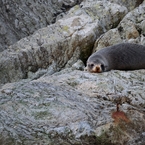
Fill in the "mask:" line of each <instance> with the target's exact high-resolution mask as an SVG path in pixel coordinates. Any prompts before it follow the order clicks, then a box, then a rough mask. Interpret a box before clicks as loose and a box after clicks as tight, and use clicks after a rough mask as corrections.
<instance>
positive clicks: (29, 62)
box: [0, 1, 127, 83]
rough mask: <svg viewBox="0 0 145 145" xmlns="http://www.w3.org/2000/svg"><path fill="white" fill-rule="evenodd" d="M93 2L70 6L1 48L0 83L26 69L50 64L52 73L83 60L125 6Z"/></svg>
mask: <svg viewBox="0 0 145 145" xmlns="http://www.w3.org/2000/svg"><path fill="white" fill-rule="evenodd" d="M95 4H96V5H95V7H94V3H90V6H88V5H85V4H84V5H82V8H80V7H79V6H76V7H74V8H72V9H71V10H70V11H69V13H68V15H67V16H66V17H65V18H63V19H60V20H58V21H57V22H56V23H55V24H52V25H49V26H48V27H45V28H43V29H40V30H38V31H36V32H35V33H34V34H33V35H32V36H29V37H26V38H23V39H21V40H20V41H18V42H17V43H15V44H14V45H12V46H10V47H9V49H7V50H5V51H3V52H2V53H1V54H0V70H1V71H0V78H1V79H0V83H6V82H13V81H17V80H19V79H22V78H27V76H28V73H29V72H36V71H37V70H38V69H39V68H45V69H46V68H47V67H48V66H50V65H53V66H54V68H56V69H54V70H53V71H54V72H55V71H57V70H60V69H62V68H64V67H65V66H66V67H70V66H72V64H73V63H75V62H76V61H77V60H78V59H81V60H83V61H85V60H86V59H87V58H88V56H89V55H90V54H91V51H92V48H93V45H94V42H95V40H96V39H97V38H98V37H99V36H100V35H101V34H102V33H104V32H106V31H107V30H109V29H110V28H112V26H113V25H114V26H115V25H117V24H118V23H119V22H120V20H121V19H122V18H123V17H124V15H125V14H126V13H127V8H126V7H124V6H120V5H117V4H112V3H110V2H108V3H103V2H100V1H96V2H95ZM114 8H115V9H114ZM88 10H89V11H88ZM102 13H103V16H102ZM96 14H97V15H96Z"/></svg>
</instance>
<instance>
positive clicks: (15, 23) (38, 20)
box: [0, 0, 81, 52]
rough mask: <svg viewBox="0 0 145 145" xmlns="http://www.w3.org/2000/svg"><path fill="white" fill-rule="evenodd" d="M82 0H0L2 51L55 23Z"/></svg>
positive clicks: (0, 45) (0, 46) (0, 43)
mask: <svg viewBox="0 0 145 145" xmlns="http://www.w3.org/2000/svg"><path fill="white" fill-rule="evenodd" d="M80 2H81V0H73V1H72V0H67V1H63V0H45V1H44V0H37V1H35V0H27V1H23V0H17V1H15V0H11V1H7V0H0V52H1V51H3V50H4V49H6V48H7V47H8V46H9V45H12V44H14V43H15V42H17V41H18V40H20V39H21V38H23V37H26V36H29V35H30V34H32V33H34V32H35V31H36V30H38V29H40V28H43V27H46V26H47V25H49V24H51V23H54V22H55V20H56V17H57V16H58V15H59V14H61V15H63V13H65V12H66V11H67V10H68V9H69V8H71V7H72V6H74V5H76V4H79V3H80ZM59 17H60V16H59Z"/></svg>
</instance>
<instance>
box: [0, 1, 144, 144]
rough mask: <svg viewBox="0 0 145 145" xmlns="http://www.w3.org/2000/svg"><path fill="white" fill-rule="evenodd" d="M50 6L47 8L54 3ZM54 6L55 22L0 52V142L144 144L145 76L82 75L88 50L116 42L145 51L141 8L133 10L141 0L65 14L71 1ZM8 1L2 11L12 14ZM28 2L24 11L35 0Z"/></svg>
mask: <svg viewBox="0 0 145 145" xmlns="http://www.w3.org/2000/svg"><path fill="white" fill-rule="evenodd" d="M49 2H51V3H52V4H53V5H51V6H52V9H53V8H54V7H55V6H56V5H55V4H57V3H56V1H55V0H54V1H49ZM58 2H59V3H61V4H62V3H63V5H62V7H63V8H65V10H60V9H59V8H60V7H59V6H58V8H57V6H56V9H55V10H56V11H57V12H58V11H59V10H60V11H59V12H58V13H60V15H59V14H58V16H53V18H54V17H57V18H56V19H57V20H56V23H54V24H51V25H49V26H47V27H44V28H42V29H40V30H38V31H35V30H34V29H35V28H33V29H31V30H32V31H33V30H34V31H35V32H34V34H32V35H30V36H29V37H25V38H23V39H21V40H20V41H18V42H17V43H15V44H13V45H11V46H9V48H8V49H7V50H4V51H3V52H1V53H0V144H2V145H5V144H10V145H16V144H19V145H21V144H23V145H28V144H30V145H31V144H32V145H38V144H43V145H74V144H75V145H76V144H77V145H82V144H83V145H88V144H89V145H94V144H95V145H101V144H106V145H109V144H110V145H116V144H117V145H118V144H119V145H136V144H138V145H139V144H140V145H144V144H145V135H144V134H145V124H144V120H145V115H144V112H145V109H144V108H145V96H144V90H145V88H144V87H145V77H144V74H145V70H136V71H116V70H113V71H109V72H104V73H99V74H93V73H92V74H91V73H88V72H85V71H80V70H82V69H83V67H84V64H83V63H85V61H86V60H87V58H88V56H89V55H90V54H91V53H92V51H93V50H94V51H95V50H97V49H101V48H102V47H105V46H106V45H113V44H115V43H120V42H122V41H123V42H131V43H134V42H135V43H140V44H143V45H144V22H143V21H144V6H145V3H142V4H141V5H139V7H137V8H135V7H136V6H138V4H140V3H141V2H142V0H132V1H124V0H120V1H118V0H109V1H106V0H104V1H93V0H87V1H85V0H84V1H83V2H82V3H81V4H80V5H76V6H74V7H73V8H71V9H70V6H72V5H75V3H76V2H77V1H67V2H68V3H69V4H68V3H67V2H66V1H61V0H59V1H58ZM3 3H6V2H4V1H3ZM7 3H8V5H6V6H5V7H6V9H7V11H9V9H10V10H11V9H13V7H10V6H11V5H9V4H10V3H12V4H13V1H11V2H7ZM18 3H19V1H17V2H16V3H15V4H18ZM21 3H23V4H24V5H22V7H19V5H18V8H23V6H25V2H21ZM26 3H27V4H28V7H26V8H30V7H29V5H30V6H31V7H32V5H31V3H33V1H32V2H30V3H29V2H26ZM38 3H40V1H38V2H36V6H37V5H38ZM42 5H43V2H42ZM42 5H39V7H38V8H40V7H41V6H42ZM12 6H13V5H12ZM34 6H35V5H34ZM44 7H47V5H45V6H44ZM14 8H15V7H14ZM32 8H33V10H35V7H32ZM134 8H135V9H134ZM3 9H4V8H3ZM3 9H1V11H3ZM48 9H49V8H48ZM68 9H70V10H68ZM19 10H21V9H19ZM22 10H23V9H22ZM40 10H43V9H41V8H40ZM45 10H47V9H45ZM45 10H44V11H45ZM49 10H51V9H49ZM66 10H68V12H67V13H65V12H64V11H66ZM130 10H132V11H130ZM16 11H17V9H16ZM38 11H39V10H38ZM129 11H130V12H129ZM26 12H27V11H26ZM35 12H36V13H37V11H35ZM61 12H64V13H63V14H62V13H61ZM52 13H53V12H52ZM52 13H51V14H52ZM32 14H33V12H32ZM51 14H50V15H51ZM4 15H8V14H7V13H4ZM19 15H20V16H21V13H20V14H19V13H18V16H19ZM28 15H29V13H28ZM39 15H41V14H39ZM56 15H57V14H56ZM125 15H126V16H125ZM124 16H125V17H124ZM40 17H41V16H40ZM123 17H124V18H123ZM33 18H35V17H33ZM33 18H32V20H33ZM47 18H48V17H47ZM47 18H46V17H44V19H47ZM49 18H50V17H49ZM24 20H28V19H27V17H25V18H24ZM51 20H52V19H50V21H51ZM27 22H28V23H30V22H31V20H30V21H27ZM34 22H35V20H34ZM51 22H52V21H51ZM42 23H43V22H42ZM44 23H45V21H44ZM52 23H53V22H52ZM1 24H2V26H3V27H1V28H0V29H1V30H2V31H1V32H0V35H3V36H6V35H7V34H8V33H7V29H4V28H5V25H3V23H0V25H1ZM20 24H21V25H20V26H22V28H23V29H22V31H23V32H26V31H27V29H26V28H24V27H23V23H20ZM30 25H31V23H30ZM30 25H29V26H30ZM40 25H41V23H40ZM6 26H7V25H6ZM15 26H16V27H19V20H17V19H16V20H15ZM32 27H33V26H32ZM10 28H13V27H10ZM131 28H133V31H132V29H131ZM13 30H15V29H13ZM19 31H20V30H19ZM32 31H31V32H32ZM8 32H10V30H8ZM126 32H129V33H131V37H129V35H130V34H127V35H126ZM134 32H135V33H134ZM137 32H138V33H137ZM13 34H14V32H13V33H11V36H13ZM20 34H21V33H20ZM134 34H135V35H134ZM126 36H127V37H126ZM128 38H129V39H128ZM2 39H4V37H2ZM8 39H9V38H8ZM12 39H15V36H14V37H12ZM11 41H12V40H11ZM8 43H9V42H8ZM8 43H7V44H8ZM4 44H6V43H5V41H4V42H3V43H1V46H2V47H3V46H4ZM94 44H95V45H94ZM93 48H94V49H93ZM8 82H11V83H8ZM4 83H5V84H4Z"/></svg>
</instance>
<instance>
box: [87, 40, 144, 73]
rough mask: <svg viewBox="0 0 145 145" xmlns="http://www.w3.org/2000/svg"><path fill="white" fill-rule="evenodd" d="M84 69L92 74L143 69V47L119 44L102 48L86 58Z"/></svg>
mask: <svg viewBox="0 0 145 145" xmlns="http://www.w3.org/2000/svg"><path fill="white" fill-rule="evenodd" d="M86 69H87V71H89V72H92V73H100V72H105V71H110V70H137V69H145V46H143V45H139V44H131V43H120V44H117V45H113V46H109V47H106V48H103V49H101V50H99V51H97V52H95V53H93V54H92V55H91V56H90V57H89V58H88V60H87V67H86Z"/></svg>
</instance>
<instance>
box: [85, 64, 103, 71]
mask: <svg viewBox="0 0 145 145" xmlns="http://www.w3.org/2000/svg"><path fill="white" fill-rule="evenodd" d="M87 71H89V72H91V73H101V72H102V71H103V70H102V65H101V64H94V63H88V64H87Z"/></svg>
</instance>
